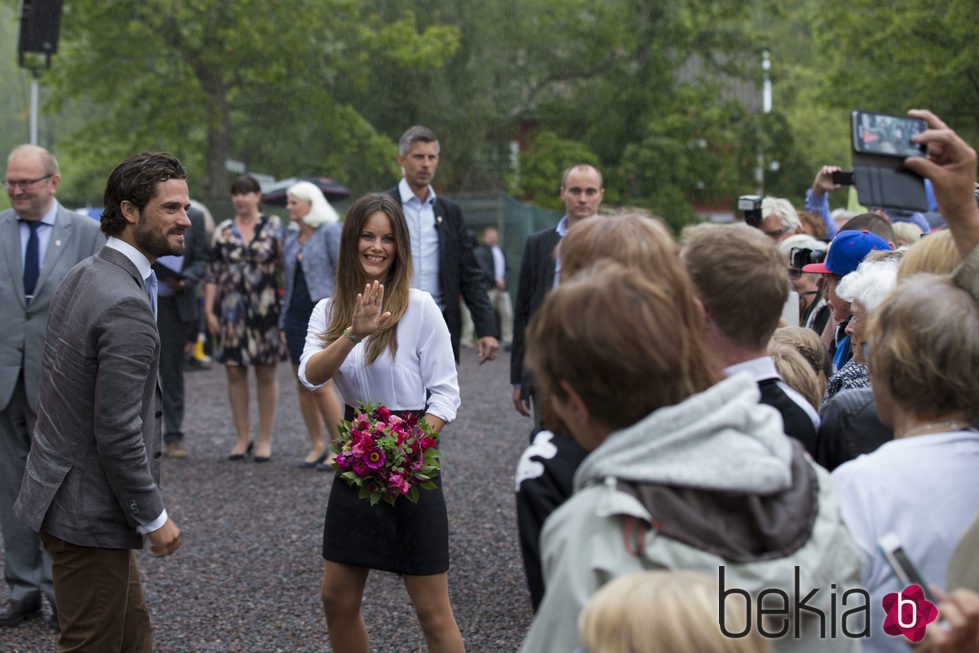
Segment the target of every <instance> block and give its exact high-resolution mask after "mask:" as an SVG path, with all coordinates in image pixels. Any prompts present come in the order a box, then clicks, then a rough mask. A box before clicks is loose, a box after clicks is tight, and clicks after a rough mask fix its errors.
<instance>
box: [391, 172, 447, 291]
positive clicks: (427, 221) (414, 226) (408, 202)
mask: <svg viewBox="0 0 979 653" xmlns="http://www.w3.org/2000/svg"><path fill="white" fill-rule="evenodd" d="M398 193H399V194H400V195H401V207H402V209H404V214H405V221H406V222H407V223H408V235H409V236H410V237H411V265H412V267H413V268H414V270H415V275H414V277H413V278H412V280H411V287H412V288H418V289H419V290H424V291H425V292H427V293H428V294H430V295H431V296H432V298H433V299H434V300H435V303H436V304H438V307H439V308H440V309H442V310H445V302H444V301H443V298H442V284H441V283H439V233H438V229H437V227H436V220H437V221H438V222H441V221H442V220H441V216H436V215H435V190H434V189H433V188H432V187H431V186H429V187H428V195H426V196H425V201H424V202H422V201H419V200H418V198H417V197H415V194H414V193H413V192H412V190H411V188H410V187H409V186H408V182H407V181H405V180H404V179H403V178H402V179H401V181H400V182H399V183H398Z"/></svg>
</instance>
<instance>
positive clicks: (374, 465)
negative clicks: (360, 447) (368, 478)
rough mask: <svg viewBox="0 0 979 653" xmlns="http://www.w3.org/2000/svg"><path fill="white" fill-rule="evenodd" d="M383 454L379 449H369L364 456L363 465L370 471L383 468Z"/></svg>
mask: <svg viewBox="0 0 979 653" xmlns="http://www.w3.org/2000/svg"><path fill="white" fill-rule="evenodd" d="M384 460H385V456H384V452H383V451H381V450H380V449H370V450H369V451H367V453H366V455H365V456H364V463H365V464H366V465H367V466H368V467H370V468H371V469H380V468H381V467H383V466H384Z"/></svg>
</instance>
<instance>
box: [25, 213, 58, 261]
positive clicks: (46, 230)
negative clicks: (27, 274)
mask: <svg viewBox="0 0 979 653" xmlns="http://www.w3.org/2000/svg"><path fill="white" fill-rule="evenodd" d="M58 206H59V204H58V200H54V201H53V202H51V208H50V209H48V212H47V213H45V214H44V215H43V216H42V217H41V219H40V220H39V222H40V223H41V224H42V225H44V226H43V227H38V229H37V269H38V272H40V271H41V270H43V269H44V256H45V255H46V254H47V253H48V245H49V244H50V243H51V233H52V232H53V231H54V217H55V216H56V215H57V214H58ZM17 228H18V229H19V230H20V271H21V273H23V272H24V262H25V261H26V260H27V240H28V238H30V237H31V228H30V226H29V225H28V224H27V223H26V222H23V221H19V222H18V223H17Z"/></svg>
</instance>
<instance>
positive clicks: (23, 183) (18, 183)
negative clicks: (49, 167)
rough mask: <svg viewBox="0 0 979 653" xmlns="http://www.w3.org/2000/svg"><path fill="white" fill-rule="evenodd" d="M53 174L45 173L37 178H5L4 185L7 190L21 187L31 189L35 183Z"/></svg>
mask: <svg viewBox="0 0 979 653" xmlns="http://www.w3.org/2000/svg"><path fill="white" fill-rule="evenodd" d="M53 176H54V175H53V174H50V175H44V176H43V177H38V178H37V179H4V180H3V185H4V187H5V188H6V189H7V190H14V189H16V188H18V187H20V189H21V190H30V189H31V188H33V187H34V185H35V184H39V183H40V182H42V181H44V180H45V179H50V178H51V177H53Z"/></svg>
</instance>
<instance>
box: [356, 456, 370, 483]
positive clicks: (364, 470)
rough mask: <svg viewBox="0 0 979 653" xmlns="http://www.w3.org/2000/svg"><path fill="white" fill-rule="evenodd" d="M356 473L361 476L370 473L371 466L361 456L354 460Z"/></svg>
mask: <svg viewBox="0 0 979 653" xmlns="http://www.w3.org/2000/svg"><path fill="white" fill-rule="evenodd" d="M353 469H354V474H356V475H357V476H360V477H361V478H363V477H365V476H367V475H368V474H370V471H371V470H370V467H368V466H367V465H366V464H364V461H363V460H362V459H360V458H358V459H356V460H354V462H353Z"/></svg>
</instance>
